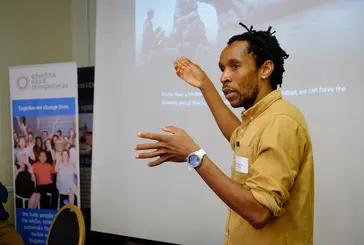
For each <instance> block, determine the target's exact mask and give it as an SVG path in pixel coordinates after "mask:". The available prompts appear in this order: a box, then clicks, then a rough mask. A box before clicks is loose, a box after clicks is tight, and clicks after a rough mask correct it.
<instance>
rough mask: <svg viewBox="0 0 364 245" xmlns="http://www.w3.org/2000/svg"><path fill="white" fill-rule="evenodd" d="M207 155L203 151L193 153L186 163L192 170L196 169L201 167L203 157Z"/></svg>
mask: <svg viewBox="0 0 364 245" xmlns="http://www.w3.org/2000/svg"><path fill="white" fill-rule="evenodd" d="M205 155H206V152H205V151H204V150H203V149H200V150H198V151H195V152H192V153H191V154H189V155H188V156H187V158H186V162H187V163H188V165H189V166H190V168H192V169H195V168H197V167H199V166H200V165H201V163H202V159H203V157H204V156H205Z"/></svg>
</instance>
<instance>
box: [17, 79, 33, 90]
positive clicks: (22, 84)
mask: <svg viewBox="0 0 364 245" xmlns="http://www.w3.org/2000/svg"><path fill="white" fill-rule="evenodd" d="M29 84H30V82H29V78H28V77H27V76H20V77H18V79H16V85H17V86H18V89H19V90H26V89H27V88H28V87H29Z"/></svg>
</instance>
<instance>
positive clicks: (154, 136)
mask: <svg viewBox="0 0 364 245" xmlns="http://www.w3.org/2000/svg"><path fill="white" fill-rule="evenodd" d="M138 136H139V137H140V138H142V139H150V140H157V141H163V142H166V141H167V140H168V139H169V135H165V134H155V133H144V132H140V133H138Z"/></svg>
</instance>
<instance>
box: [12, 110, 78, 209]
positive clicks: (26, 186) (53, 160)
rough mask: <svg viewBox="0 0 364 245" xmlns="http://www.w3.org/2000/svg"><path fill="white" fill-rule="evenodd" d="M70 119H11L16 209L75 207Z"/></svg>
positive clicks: (75, 161) (75, 172)
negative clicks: (72, 205) (68, 205)
mask: <svg viewBox="0 0 364 245" xmlns="http://www.w3.org/2000/svg"><path fill="white" fill-rule="evenodd" d="M75 129H77V128H76V127H75V118H74V116H29V117H24V116H23V117H14V118H13V143H14V146H13V152H14V160H15V161H14V176H15V196H16V207H17V208H30V209H52V210H59V209H60V208H61V207H62V206H64V205H66V204H74V205H77V195H78V193H79V191H78V178H79V176H78V168H79V156H78V152H77V147H76V144H77V136H76V130H75Z"/></svg>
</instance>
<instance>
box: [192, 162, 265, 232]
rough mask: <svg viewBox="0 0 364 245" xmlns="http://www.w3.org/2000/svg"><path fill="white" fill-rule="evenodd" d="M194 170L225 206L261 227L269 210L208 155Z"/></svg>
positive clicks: (254, 225) (255, 226)
mask: <svg viewBox="0 0 364 245" xmlns="http://www.w3.org/2000/svg"><path fill="white" fill-rule="evenodd" d="M196 171H197V172H198V174H199V175H200V176H201V178H202V179H203V180H204V181H205V182H206V184H207V185H208V186H209V187H210V188H211V189H212V190H213V191H214V192H215V193H216V195H217V196H218V197H220V199H221V200H222V201H223V202H224V203H225V204H226V205H227V206H229V207H230V208H231V209H232V210H234V212H236V213H237V214H239V215H240V216H241V217H242V218H244V219H245V220H247V221H248V222H249V223H250V224H251V225H252V226H253V227H254V228H255V229H261V228H263V227H264V225H265V224H266V223H267V222H268V220H269V218H270V217H271V213H270V211H269V210H268V209H267V208H266V207H264V206H263V205H261V204H260V203H259V202H258V201H257V200H256V199H255V198H254V196H253V194H252V193H251V191H250V190H249V189H248V188H245V187H243V186H241V185H240V184H238V183H237V182H235V181H233V180H232V179H230V178H229V177H228V176H226V175H225V174H224V173H223V172H222V171H221V170H220V169H219V168H218V167H217V166H216V165H215V164H214V163H213V162H212V161H211V160H210V159H209V158H208V157H204V159H203V161H202V164H201V166H200V167H198V168H197V169H196Z"/></svg>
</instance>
